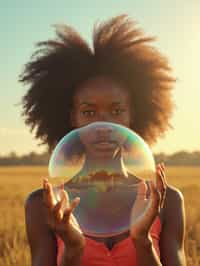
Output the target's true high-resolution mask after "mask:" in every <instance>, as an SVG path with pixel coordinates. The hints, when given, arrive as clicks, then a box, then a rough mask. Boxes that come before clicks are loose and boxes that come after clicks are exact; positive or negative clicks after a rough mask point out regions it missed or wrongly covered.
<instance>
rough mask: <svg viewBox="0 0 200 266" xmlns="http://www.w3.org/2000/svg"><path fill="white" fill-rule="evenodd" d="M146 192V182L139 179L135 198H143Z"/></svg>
mask: <svg viewBox="0 0 200 266" xmlns="http://www.w3.org/2000/svg"><path fill="white" fill-rule="evenodd" d="M146 194H147V184H146V183H145V182H144V181H141V182H140V183H139V185H138V189H137V196H136V200H145V199H146Z"/></svg>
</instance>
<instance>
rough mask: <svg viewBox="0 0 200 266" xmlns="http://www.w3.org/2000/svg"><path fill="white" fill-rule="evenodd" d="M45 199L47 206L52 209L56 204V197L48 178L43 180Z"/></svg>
mask: <svg viewBox="0 0 200 266" xmlns="http://www.w3.org/2000/svg"><path fill="white" fill-rule="evenodd" d="M43 189H44V191H43V201H44V203H45V205H46V207H47V208H50V209H52V208H53V206H54V205H55V197H54V193H53V189H52V185H51V184H50V183H49V182H48V179H47V178H45V179H44V180H43Z"/></svg>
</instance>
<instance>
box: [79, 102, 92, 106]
mask: <svg viewBox="0 0 200 266" xmlns="http://www.w3.org/2000/svg"><path fill="white" fill-rule="evenodd" d="M81 105H87V106H94V105H95V104H93V103H88V102H81V103H80V106H81Z"/></svg>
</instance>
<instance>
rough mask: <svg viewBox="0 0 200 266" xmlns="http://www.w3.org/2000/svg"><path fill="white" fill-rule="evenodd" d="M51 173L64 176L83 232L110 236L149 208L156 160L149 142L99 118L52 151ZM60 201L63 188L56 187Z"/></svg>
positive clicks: (50, 174) (117, 232)
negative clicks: (75, 203) (100, 120)
mask: <svg viewBox="0 0 200 266" xmlns="http://www.w3.org/2000/svg"><path fill="white" fill-rule="evenodd" d="M49 176H50V177H52V178H54V180H59V181H60V180H64V184H65V185H64V187H65V190H66V191H67V193H68V195H69V199H70V200H72V199H74V198H75V197H80V199H81V201H80V204H79V205H78V206H77V207H76V209H75V210H74V215H75V217H76V219H77V221H78V223H79V225H80V227H81V229H82V231H83V233H84V234H85V235H89V236H95V237H108V236H114V235H118V234H121V233H123V232H125V231H127V230H129V227H130V219H131V224H132V225H133V224H134V221H136V220H137V219H138V218H139V217H140V216H141V215H142V214H143V213H144V212H145V209H146V208H147V206H148V202H149V201H148V199H149V195H150V190H149V185H148V184H149V181H150V180H154V178H155V162H154V158H153V156H152V153H151V150H150V148H149V147H148V145H147V144H146V143H145V141H144V140H143V139H142V138H141V137H140V136H139V135H138V134H136V133H135V132H133V131H132V130H130V129H128V128H126V127H124V126H122V125H119V124H114V123H108V122H95V123H91V124H89V125H86V126H84V127H82V128H79V129H76V130H73V131H71V132H70V133H69V134H67V135H66V136H64V137H63V138H62V139H61V140H60V142H59V143H58V144H57V146H56V148H55V149H54V151H53V153H52V155H51V158H50V161H49ZM55 192H56V194H57V195H56V196H57V199H59V189H57V187H55Z"/></svg>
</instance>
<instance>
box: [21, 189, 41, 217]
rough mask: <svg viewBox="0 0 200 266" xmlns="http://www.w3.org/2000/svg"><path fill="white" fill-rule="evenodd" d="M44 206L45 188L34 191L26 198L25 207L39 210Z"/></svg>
mask: <svg viewBox="0 0 200 266" xmlns="http://www.w3.org/2000/svg"><path fill="white" fill-rule="evenodd" d="M43 208H44V202H43V189H37V190H34V191H32V192H31V193H30V194H29V195H28V196H27V198H26V200H25V209H26V210H31V211H34V210H36V211H37V212H38V211H39V210H41V209H43Z"/></svg>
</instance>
